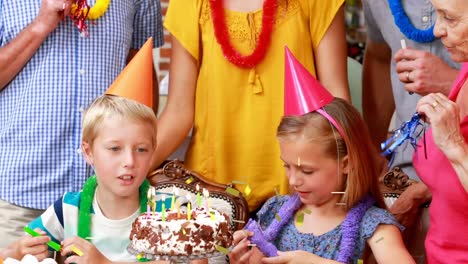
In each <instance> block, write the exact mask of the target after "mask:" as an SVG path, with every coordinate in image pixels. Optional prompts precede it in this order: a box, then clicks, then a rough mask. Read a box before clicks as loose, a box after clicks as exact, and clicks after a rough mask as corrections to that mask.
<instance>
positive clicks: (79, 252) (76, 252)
mask: <svg viewBox="0 0 468 264" xmlns="http://www.w3.org/2000/svg"><path fill="white" fill-rule="evenodd" d="M70 249H71V250H72V251H73V252H75V254H77V255H78V256H80V257H81V256H83V251H81V250H80V249H79V248H77V247H75V245H71V247H70Z"/></svg>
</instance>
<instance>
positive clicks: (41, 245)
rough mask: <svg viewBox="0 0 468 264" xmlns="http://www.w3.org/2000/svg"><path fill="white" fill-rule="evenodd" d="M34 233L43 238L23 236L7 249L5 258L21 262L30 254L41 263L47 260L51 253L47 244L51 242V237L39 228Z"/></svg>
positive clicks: (4, 254) (4, 252) (4, 253)
mask: <svg viewBox="0 0 468 264" xmlns="http://www.w3.org/2000/svg"><path fill="white" fill-rule="evenodd" d="M34 231H36V232H38V233H39V234H41V235H42V236H38V237H31V236H30V235H25V236H23V237H22V238H20V239H19V240H17V241H16V242H14V243H13V244H11V245H9V246H8V247H6V248H5V250H4V251H3V252H2V253H3V254H2V255H3V257H4V258H7V257H8V258H14V259H17V260H21V259H22V258H23V257H24V256H25V255H27V254H30V255H33V256H35V257H36V258H37V259H38V260H39V261H41V260H43V259H45V258H47V256H48V254H49V253H48V251H47V245H46V243H47V242H49V241H50V237H48V236H46V233H45V232H44V231H42V230H40V229H39V228H36V229H35V230H34Z"/></svg>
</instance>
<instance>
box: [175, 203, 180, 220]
mask: <svg viewBox="0 0 468 264" xmlns="http://www.w3.org/2000/svg"><path fill="white" fill-rule="evenodd" d="M176 210H177V217H180V200H179V199H177V202H176Z"/></svg>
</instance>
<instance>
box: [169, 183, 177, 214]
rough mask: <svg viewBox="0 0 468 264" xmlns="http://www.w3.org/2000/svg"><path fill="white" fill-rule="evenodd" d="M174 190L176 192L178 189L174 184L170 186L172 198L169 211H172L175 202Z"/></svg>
mask: <svg viewBox="0 0 468 264" xmlns="http://www.w3.org/2000/svg"><path fill="white" fill-rule="evenodd" d="M176 192H177V195H179V194H178V189H177V188H176V187H175V186H174V187H172V199H171V211H174V209H175V208H174V204H175V197H176Z"/></svg>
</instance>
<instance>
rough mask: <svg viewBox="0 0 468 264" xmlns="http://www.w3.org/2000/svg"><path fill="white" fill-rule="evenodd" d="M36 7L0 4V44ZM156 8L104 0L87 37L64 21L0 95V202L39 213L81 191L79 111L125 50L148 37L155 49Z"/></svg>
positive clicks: (154, 1)
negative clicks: (66, 195)
mask: <svg viewBox="0 0 468 264" xmlns="http://www.w3.org/2000/svg"><path fill="white" fill-rule="evenodd" d="M94 2H95V1H94V0H91V1H90V0H88V3H89V4H90V5H91V6H92V5H93V4H94ZM40 4H41V1H18V0H0V46H4V45H7V44H8V43H9V42H10V41H12V40H13V39H14V38H15V37H16V36H17V35H18V34H19V33H20V32H21V30H22V29H24V28H25V27H26V26H27V25H28V24H29V23H31V22H32V20H33V19H34V17H35V16H36V15H37V14H38V12H39V8H40ZM160 8H161V7H160V2H159V0H112V1H111V2H110V5H109V8H108V10H107V11H106V13H105V14H104V15H103V16H102V17H100V18H99V19H97V20H93V21H89V20H88V21H87V24H88V31H89V37H88V38H85V37H82V36H80V34H79V32H78V30H77V28H76V27H75V26H74V24H73V22H72V21H71V20H70V19H69V18H67V19H66V20H65V22H61V23H60V24H59V26H58V27H57V28H56V30H55V31H54V32H52V33H51V34H50V35H49V37H48V38H47V39H46V40H45V41H44V43H43V44H42V46H41V47H40V48H39V49H38V51H37V52H36V54H35V55H34V56H33V57H32V58H31V60H30V61H29V62H28V63H27V65H26V66H25V67H24V68H23V70H22V71H21V72H19V74H18V75H17V76H16V77H15V78H14V79H13V80H12V81H11V82H10V84H9V85H7V86H6V87H5V88H4V89H3V90H1V91H0V199H3V200H6V201H8V202H10V203H13V204H16V205H19V206H24V207H28V208H35V209H45V208H47V207H48V206H49V205H50V204H52V203H53V201H55V200H56V199H57V198H59V197H60V196H61V195H63V194H64V193H65V192H66V191H78V190H79V189H80V188H81V187H82V185H83V183H84V181H85V180H86V178H87V177H88V176H89V175H90V174H91V173H92V170H91V168H90V167H89V166H87V165H86V163H85V161H84V159H83V157H82V155H81V154H80V152H79V148H80V141H81V139H80V127H81V126H80V121H81V113H82V110H83V109H84V108H86V107H87V105H88V104H89V103H90V102H91V101H92V100H93V99H94V98H96V97H98V96H100V95H102V94H103V93H104V92H105V90H106V88H107V87H108V86H109V85H110V84H111V83H112V82H113V80H114V79H115V78H116V77H117V76H118V74H119V73H120V71H121V70H122V69H123V67H124V66H125V63H126V58H127V55H128V51H129V49H130V48H134V49H138V48H139V47H141V46H142V45H143V44H144V42H145V41H146V40H147V39H148V38H149V37H151V36H153V37H154V45H155V46H161V45H162V43H163V32H162V23H161V13H160ZM2 67H4V65H2Z"/></svg>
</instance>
